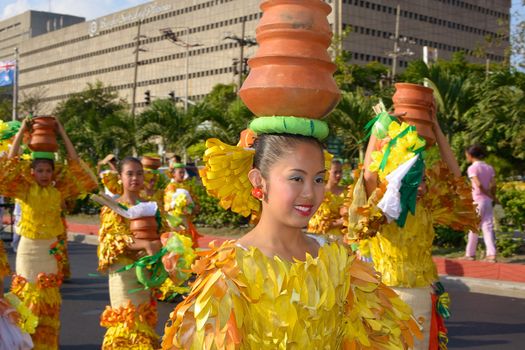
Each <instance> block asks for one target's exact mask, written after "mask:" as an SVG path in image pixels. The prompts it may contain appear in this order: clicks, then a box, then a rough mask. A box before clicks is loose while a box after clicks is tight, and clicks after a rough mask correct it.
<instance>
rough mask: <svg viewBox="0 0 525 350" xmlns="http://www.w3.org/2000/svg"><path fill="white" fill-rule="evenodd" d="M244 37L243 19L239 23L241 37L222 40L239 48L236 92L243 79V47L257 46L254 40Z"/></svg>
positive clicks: (226, 37)
mask: <svg viewBox="0 0 525 350" xmlns="http://www.w3.org/2000/svg"><path fill="white" fill-rule="evenodd" d="M245 35H246V18H244V17H243V18H242V21H241V37H238V36H237V35H227V36H225V37H224V38H223V40H226V39H230V40H234V41H236V42H237V43H238V44H239V47H240V48H241V50H240V55H239V82H238V85H239V86H238V88H237V90H240V89H241V86H242V78H243V76H242V73H243V71H244V69H243V68H244V47H245V46H254V45H257V41H255V40H254V39H250V38H245Z"/></svg>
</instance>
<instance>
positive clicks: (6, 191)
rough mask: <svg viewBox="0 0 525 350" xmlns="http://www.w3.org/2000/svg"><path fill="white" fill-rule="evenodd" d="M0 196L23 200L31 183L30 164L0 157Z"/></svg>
mask: <svg viewBox="0 0 525 350" xmlns="http://www.w3.org/2000/svg"><path fill="white" fill-rule="evenodd" d="M0 168H1V169H2V170H1V171H0V195H2V196H6V197H11V198H19V199H22V200H24V199H25V196H26V195H27V193H28V192H29V188H30V187H31V184H32V183H33V177H32V176H31V162H29V161H25V160H20V159H18V158H7V156H2V157H0Z"/></svg>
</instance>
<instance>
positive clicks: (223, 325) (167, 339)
mask: <svg viewBox="0 0 525 350" xmlns="http://www.w3.org/2000/svg"><path fill="white" fill-rule="evenodd" d="M210 248H211V249H210V250H208V251H201V252H199V253H198V254H199V255H200V258H198V260H197V261H196V262H195V263H194V264H193V267H192V268H193V272H194V273H196V274H197V276H198V277H197V279H196V280H195V282H194V284H193V285H192V290H191V292H190V293H189V294H188V296H187V297H186V299H184V301H183V302H181V303H180V304H178V305H177V307H176V308H175V311H173V312H172V313H171V316H170V321H171V322H168V323H167V325H166V327H165V333H164V337H163V339H162V349H199V350H201V349H235V348H237V347H238V346H239V344H241V335H240V334H239V328H240V327H238V320H236V318H235V314H234V312H233V307H234V305H233V304H234V298H232V294H235V293H238V288H237V287H239V286H238V283H240V282H239V281H237V276H238V275H239V267H238V265H237V262H236V259H235V256H236V246H235V244H234V241H227V242H224V243H223V244H222V245H221V246H220V247H218V248H217V247H215V246H214V245H213V243H212V244H211V245H210Z"/></svg>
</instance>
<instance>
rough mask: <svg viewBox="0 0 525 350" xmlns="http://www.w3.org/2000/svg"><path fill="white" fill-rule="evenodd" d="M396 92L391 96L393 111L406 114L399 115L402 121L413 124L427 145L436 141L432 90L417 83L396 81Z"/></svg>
mask: <svg viewBox="0 0 525 350" xmlns="http://www.w3.org/2000/svg"><path fill="white" fill-rule="evenodd" d="M395 87H396V92H395V94H394V96H392V101H393V102H394V112H395V113H404V112H406V113H407V114H406V115H405V116H403V117H400V118H399V119H401V120H402V121H404V122H406V123H408V124H410V125H414V126H415V127H416V129H417V133H418V134H419V135H420V136H421V137H423V138H424V139H425V140H426V142H427V147H430V146H432V145H433V144H434V143H435V142H436V136H435V135H434V131H433V130H432V118H433V113H434V112H433V108H434V106H433V104H434V98H433V93H434V92H433V90H432V89H430V88H427V87H424V86H421V85H417V84H409V83H397V84H395Z"/></svg>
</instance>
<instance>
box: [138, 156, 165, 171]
mask: <svg viewBox="0 0 525 350" xmlns="http://www.w3.org/2000/svg"><path fill="white" fill-rule="evenodd" d="M140 162H141V163H142V166H143V167H144V168H147V169H152V170H156V169H158V168H160V166H161V165H162V162H161V161H160V158H155V157H149V156H143V157H142V159H141V160H140Z"/></svg>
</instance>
